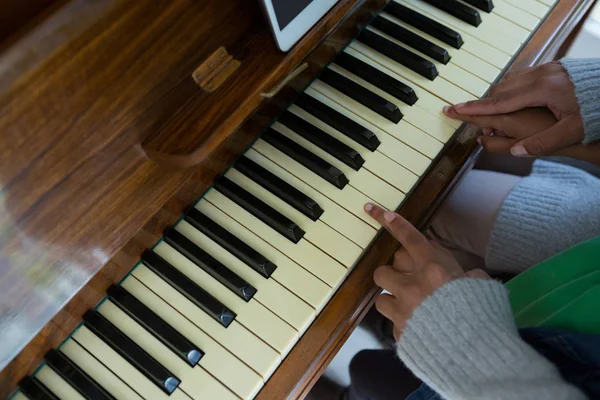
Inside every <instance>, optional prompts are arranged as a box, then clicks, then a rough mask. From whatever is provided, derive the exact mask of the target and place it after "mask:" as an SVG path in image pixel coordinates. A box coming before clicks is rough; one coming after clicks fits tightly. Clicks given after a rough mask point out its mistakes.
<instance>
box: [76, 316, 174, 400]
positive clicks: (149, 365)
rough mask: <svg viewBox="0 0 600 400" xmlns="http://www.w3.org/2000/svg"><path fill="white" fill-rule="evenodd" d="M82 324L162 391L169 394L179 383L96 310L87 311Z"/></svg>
mask: <svg viewBox="0 0 600 400" xmlns="http://www.w3.org/2000/svg"><path fill="white" fill-rule="evenodd" d="M84 324H85V326H86V327H87V328H88V329H89V330H90V331H92V332H94V334H96V335H97V336H98V337H99V338H101V339H102V340H103V341H104V342H105V343H106V344H108V345H109V346H110V347H111V348H112V349H113V350H114V351H116V352H117V353H118V354H119V355H120V356H121V357H123V358H124V359H125V360H127V362H129V363H130V364H131V365H133V366H134V367H135V368H136V369H137V370H138V371H140V372H141V373H142V374H144V375H145V376H146V377H147V378H148V379H149V380H150V381H151V382H152V383H154V384H155V385H156V386H158V387H159V388H160V389H161V390H162V391H163V392H165V393H167V394H171V393H173V392H174V391H175V389H177V387H178V386H179V383H181V381H180V380H179V379H178V378H177V377H176V376H175V375H173V374H172V373H171V372H170V371H169V370H168V369H166V368H165V367H163V366H162V365H161V364H160V363H159V362H158V361H156V360H155V359H154V358H153V357H152V356H150V355H149V354H148V353H146V352H145V351H144V350H143V349H142V348H141V347H139V346H138V345H137V344H135V343H134V342H133V341H132V340H131V339H129V338H128V337H127V336H126V335H124V334H123V333H122V332H121V331H120V330H119V329H117V328H116V327H115V326H114V325H113V324H111V323H110V322H109V321H108V320H107V319H106V318H104V317H103V316H102V315H101V314H100V313H98V312H97V311H88V312H87V313H86V314H85V317H84Z"/></svg>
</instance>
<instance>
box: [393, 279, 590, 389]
mask: <svg viewBox="0 0 600 400" xmlns="http://www.w3.org/2000/svg"><path fill="white" fill-rule="evenodd" d="M397 351H398V355H399V356H400V358H401V359H402V361H403V362H404V363H405V364H406V366H407V367H408V368H410V370H411V371H412V372H413V373H414V374H415V375H416V376H417V377H419V378H420V379H421V380H422V381H423V382H425V383H426V384H428V385H429V386H430V387H431V388H432V389H434V390H435V391H436V392H438V393H439V394H440V395H441V396H442V397H443V398H444V399H448V400H454V399H461V400H470V399H478V400H505V399H521V400H527V399H532V400H533V399H551V400H558V399H561V400H562V399H565V400H566V399H569V400H579V399H585V396H584V395H583V394H582V393H581V392H580V391H579V390H578V389H577V388H575V387H573V386H571V385H570V384H568V383H566V382H565V381H564V380H563V379H562V377H561V376H560V374H559V372H558V370H557V369H556V368H555V367H554V365H553V364H551V363H550V362H549V361H547V360H546V359H545V358H544V357H542V356H541V355H539V354H538V353H537V352H536V351H535V350H534V349H533V348H531V347H530V346H529V345H528V344H527V343H525V342H524V341H523V340H522V339H521V337H520V336H519V334H518V331H517V328H516V326H515V322H514V318H513V315H512V311H511V309H510V304H509V301H508V294H507V292H506V289H505V288H504V286H503V285H502V284H500V283H498V282H495V281H492V280H484V279H473V278H463V279H458V280H454V281H452V282H449V283H447V284H446V285H444V286H443V287H441V288H440V289H438V290H437V291H436V292H435V293H434V294H433V295H432V296H430V297H429V298H427V299H426V300H425V301H424V302H423V303H422V304H421V305H420V306H419V307H418V308H417V309H416V310H415V311H414V313H413V315H412V317H411V318H410V320H409V321H408V323H407V326H406V328H405V330H404V332H403V334H402V337H401V339H400V341H399V343H398V345H397Z"/></svg>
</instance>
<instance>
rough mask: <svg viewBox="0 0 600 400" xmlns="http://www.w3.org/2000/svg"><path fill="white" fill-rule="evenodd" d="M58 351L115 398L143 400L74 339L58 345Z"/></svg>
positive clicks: (119, 399)
mask: <svg viewBox="0 0 600 400" xmlns="http://www.w3.org/2000/svg"><path fill="white" fill-rule="evenodd" d="M59 351H60V352H61V353H62V354H64V355H65V356H66V357H68V358H69V360H71V361H72V362H73V363H75V364H76V365H77V366H78V367H79V368H81V370H83V371H84V372H85V373H86V374H88V375H89V376H90V377H91V378H92V379H93V380H94V381H96V382H97V383H98V384H99V385H101V386H102V387H103V388H105V389H106V391H108V392H109V393H110V394H111V395H113V396H114V397H115V398H116V399H117V400H143V399H142V397H141V396H140V395H139V394H138V393H136V392H135V391H134V390H133V389H131V388H130V387H129V386H128V385H127V384H126V383H125V382H123V381H122V380H121V379H119V377H117V376H116V375H115V374H113V373H112V372H111V371H110V370H109V369H108V368H107V367H106V366H104V365H103V364H102V363H101V362H100V361H98V360H97V359H96V358H94V357H93V356H92V355H91V354H90V353H88V351H87V350H85V349H84V348H83V347H81V345H79V344H78V343H77V342H76V341H75V340H73V339H68V340H67V341H66V342H65V343H63V344H62V345H61V346H60V347H59Z"/></svg>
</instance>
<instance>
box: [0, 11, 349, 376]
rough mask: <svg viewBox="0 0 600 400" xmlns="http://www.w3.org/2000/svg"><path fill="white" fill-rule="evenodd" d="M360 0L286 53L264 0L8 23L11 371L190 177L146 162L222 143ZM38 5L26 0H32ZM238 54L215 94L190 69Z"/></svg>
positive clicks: (5, 189) (6, 218)
mask: <svg viewBox="0 0 600 400" xmlns="http://www.w3.org/2000/svg"><path fill="white" fill-rule="evenodd" d="M360 2H361V1H359V0H343V1H341V2H340V3H339V4H338V5H337V6H336V7H335V8H334V9H332V10H331V11H330V13H329V14H328V15H327V16H326V17H325V18H324V19H322V20H321V21H320V22H319V24H318V25H317V26H316V27H315V28H314V29H313V30H312V31H311V32H310V33H309V34H308V35H307V36H306V37H305V38H304V39H302V41H301V42H300V43H299V44H298V45H297V46H296V47H295V48H294V49H293V50H292V51H290V52H289V53H282V52H280V51H278V50H277V48H276V46H275V44H274V42H273V39H272V37H271V33H270V32H269V29H268V26H267V24H266V23H265V22H264V19H263V15H262V14H261V10H260V8H259V5H258V3H257V2H254V1H247V0H232V1H227V2H223V1H222V0H205V1H195V0H139V1H135V2H129V1H125V0H106V1H96V0H73V1H56V2H52V1H47V2H46V3H45V4H47V8H44V9H43V11H42V12H40V13H38V14H36V15H30V14H27V15H23V14H22V13H23V12H24V11H23V10H22V9H20V8H19V7H10V8H9V7H8V6H2V8H4V7H7V8H6V9H4V10H1V13H2V14H3V15H4V16H5V17H6V18H8V19H9V20H14V21H17V22H15V23H14V24H13V25H11V26H9V27H8V28H6V29H4V30H2V31H0V33H1V34H2V35H8V34H10V36H8V37H5V36H3V37H0V51H1V52H2V53H1V54H0V132H2V134H1V135H0V186H1V187H2V191H1V192H0V196H1V198H0V235H1V236H0V337H2V338H3V341H2V344H0V369H2V368H3V367H4V366H5V365H6V364H7V363H8V362H9V361H10V360H11V359H12V358H13V357H14V356H15V355H16V354H17V353H18V352H19V351H20V350H21V349H22V348H23V346H25V345H26V344H27V342H28V341H29V340H30V339H31V338H32V337H33V336H34V335H35V334H36V333H37V332H38V331H39V330H40V329H42V328H43V327H44V325H45V324H46V323H47V322H48V321H49V320H50V319H51V318H52V317H53V316H54V315H55V314H56V313H57V312H58V311H59V310H60V309H61V308H62V306H63V305H64V304H65V303H66V302H67V301H68V300H69V299H70V298H71V297H72V296H73V295H74V294H75V293H77V291H78V290H79V289H80V288H81V287H82V286H83V285H84V284H85V283H86V282H87V281H88V280H89V279H90V278H91V277H92V276H93V275H94V274H95V273H96V272H97V271H98V270H99V269H100V268H101V267H102V266H103V265H104V264H105V263H106V262H107V261H108V260H109V259H110V258H111V257H112V256H113V255H114V254H115V253H116V252H117V251H118V250H119V249H121V248H122V247H123V246H124V244H125V243H127V241H128V240H129V239H130V238H131V237H132V236H133V235H134V234H135V233H136V232H137V231H138V230H139V229H140V227H142V226H143V225H144V224H145V222H146V221H147V220H148V219H149V218H150V217H152V216H153V215H154V214H155V213H156V212H157V210H158V209H159V208H160V207H161V206H162V205H163V204H164V203H165V201H167V200H168V199H169V198H170V197H171V195H172V194H173V193H174V192H175V191H176V190H177V189H178V188H179V187H180V186H181V185H182V184H183V182H185V180H186V179H187V178H188V177H189V176H190V175H191V173H192V172H193V171H192V172H190V171H181V170H167V169H164V168H162V167H160V166H158V165H156V164H155V163H153V162H151V161H148V160H147V159H146V158H145V156H144V152H143V151H141V147H140V145H141V144H142V143H144V144H146V145H147V146H149V147H150V148H154V149H157V150H160V151H166V152H169V153H189V152H191V151H193V150H194V149H197V148H198V147H199V146H201V145H204V144H206V143H207V142H209V144H210V145H211V146H212V147H211V148H214V147H217V146H218V144H220V143H221V142H222V141H223V140H224V139H225V138H227V137H228V136H229V135H230V134H231V132H233V131H235V129H236V128H238V127H239V125H240V124H241V123H242V122H243V121H245V120H246V119H247V118H248V117H249V116H250V115H251V114H252V113H253V112H254V111H255V109H256V108H257V107H258V105H259V104H260V103H261V97H260V93H261V92H263V91H265V92H267V91H269V90H271V89H272V88H273V87H274V86H275V85H276V84H277V83H278V82H279V81H280V80H281V79H282V78H284V77H285V76H286V75H287V74H288V73H289V72H290V71H292V70H294V69H295V68H296V67H297V65H298V64H299V63H300V62H301V61H302V60H303V59H304V57H305V56H306V55H307V54H308V53H309V52H310V51H311V50H313V49H314V48H315V47H316V46H317V45H318V44H319V43H320V42H321V41H322V40H323V39H324V38H325V37H326V36H327V35H328V34H329V33H331V32H332V31H333V30H334V29H335V26H336V25H337V24H338V23H339V22H340V21H341V20H342V18H343V17H344V15H346V14H347V13H348V12H350V11H351V10H353V9H354V7H355V6H356V5H357V4H359V3H360ZM24 8H28V7H24ZM220 46H224V47H225V48H226V49H227V51H228V52H229V54H231V55H232V56H233V58H234V59H236V60H238V61H240V66H239V68H238V69H237V70H236V71H235V73H234V74H233V75H232V76H231V77H230V78H229V79H228V80H227V81H226V82H225V83H224V84H223V85H221V86H220V87H219V88H218V89H217V90H215V91H214V92H213V93H207V92H204V91H203V90H201V89H200V88H199V87H198V85H197V84H196V82H195V80H194V79H193V77H192V73H193V72H194V70H196V68H197V67H198V66H199V65H201V64H202V62H203V61H204V60H206V59H207V58H208V57H209V56H210V55H211V54H213V52H214V51H215V50H216V49H218V48H219V47H220Z"/></svg>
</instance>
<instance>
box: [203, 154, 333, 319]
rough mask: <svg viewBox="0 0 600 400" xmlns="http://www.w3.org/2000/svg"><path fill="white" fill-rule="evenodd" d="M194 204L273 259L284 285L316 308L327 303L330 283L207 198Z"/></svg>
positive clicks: (276, 278)
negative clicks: (303, 266) (328, 284)
mask: <svg viewBox="0 0 600 400" xmlns="http://www.w3.org/2000/svg"><path fill="white" fill-rule="evenodd" d="M251 152H253V151H252V150H251V151H249V152H248V153H246V155H247V156H249V158H251V159H252V160H253V161H256V159H254V158H252V157H250V153H251ZM196 208H197V209H198V210H200V211H201V212H202V213H203V214H204V215H206V216H207V217H209V218H210V219H212V220H213V221H214V222H216V223H218V224H219V225H220V226H221V227H223V228H225V229H227V230H228V231H229V232H230V233H232V234H234V235H235V236H236V237H237V238H238V239H240V240H242V241H244V243H246V244H247V245H249V246H250V247H252V248H253V249H254V250H256V251H258V252H259V253H260V254H262V255H263V256H265V257H266V258H267V259H269V260H270V261H271V262H272V263H274V264H275V265H276V266H277V269H275V271H274V272H273V274H272V275H271V279H275V280H276V281H277V282H279V283H281V284H282V285H283V286H285V287H287V288H288V289H289V290H290V291H291V292H293V293H294V294H296V295H297V296H299V297H300V298H302V299H303V300H304V301H306V302H307V303H308V304H310V305H311V306H312V307H314V308H315V309H316V310H320V309H321V308H322V307H323V306H324V305H325V304H326V302H327V299H328V298H329V296H330V295H331V287H329V286H327V284H326V283H325V282H323V281H321V280H320V279H319V278H317V277H316V276H315V275H313V274H311V273H310V272H308V270H306V269H304V268H302V267H301V266H300V265H298V264H296V262H294V261H292V260H291V259H290V258H288V257H287V256H286V255H285V254H283V253H282V252H280V251H279V250H278V249H277V248H276V247H273V246H271V245H270V244H269V243H267V242H266V241H264V240H263V239H262V238H260V237H259V236H257V235H256V234H254V233H253V232H252V231H250V230H249V229H247V228H246V227H244V226H243V225H242V224H240V223H239V222H237V221H236V220H234V219H233V218H231V217H230V216H229V215H227V214H225V213H224V212H222V211H221V210H219V209H218V208H217V207H215V206H213V205H212V204H211V203H209V202H208V201H201V202H199V203H198V204H197V205H196Z"/></svg>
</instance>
